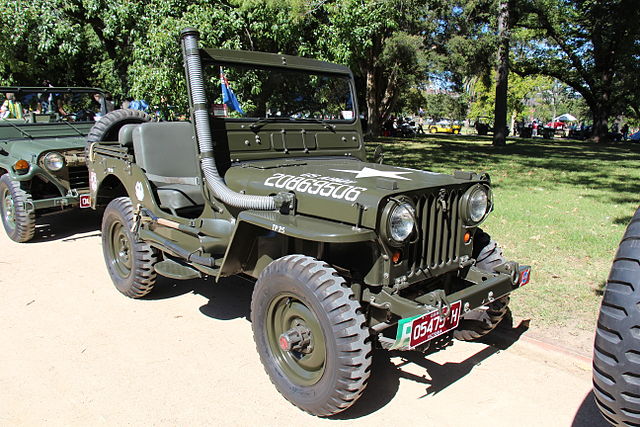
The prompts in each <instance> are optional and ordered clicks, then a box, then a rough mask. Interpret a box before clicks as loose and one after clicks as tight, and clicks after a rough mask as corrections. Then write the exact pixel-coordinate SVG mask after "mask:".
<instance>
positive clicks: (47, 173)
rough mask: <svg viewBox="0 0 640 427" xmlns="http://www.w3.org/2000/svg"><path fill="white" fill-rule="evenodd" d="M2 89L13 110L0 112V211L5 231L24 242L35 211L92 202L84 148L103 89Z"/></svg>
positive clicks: (32, 227)
mask: <svg viewBox="0 0 640 427" xmlns="http://www.w3.org/2000/svg"><path fill="white" fill-rule="evenodd" d="M0 93H1V94H2V98H4V96H6V95H8V96H7V100H6V101H5V102H6V103H9V101H11V103H12V106H13V110H14V111H13V112H12V114H11V115H9V114H8V113H9V112H8V111H7V112H6V113H7V114H4V115H2V116H5V115H6V116H7V117H0V175H1V176H0V214H1V216H2V225H3V226H4V229H5V231H6V232H7V234H8V235H9V237H10V238H11V239H12V240H14V241H16V242H26V241H29V240H31V239H32V238H33V236H34V232H35V221H36V217H37V216H39V215H43V214H46V213H49V212H56V211H59V210H61V209H65V208H71V207H78V206H79V207H81V208H90V207H91V203H90V201H89V173H88V171H87V167H86V163H85V153H84V148H85V144H86V138H87V134H88V133H89V130H90V129H91V127H92V126H93V125H94V124H95V119H96V116H97V115H99V114H100V109H101V105H100V100H103V99H104V94H103V93H102V91H101V90H100V89H93V88H68V87H64V88H61V87H0ZM105 113H106V112H105Z"/></svg>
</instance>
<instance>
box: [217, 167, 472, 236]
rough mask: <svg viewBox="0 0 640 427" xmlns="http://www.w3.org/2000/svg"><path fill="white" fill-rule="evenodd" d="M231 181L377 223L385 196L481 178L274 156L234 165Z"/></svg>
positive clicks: (327, 214) (339, 217)
mask: <svg viewBox="0 0 640 427" xmlns="http://www.w3.org/2000/svg"><path fill="white" fill-rule="evenodd" d="M225 182H226V184H227V185H228V186H229V187H230V188H232V189H233V190H235V191H244V192H246V194H255V195H270V194H277V193H281V192H292V193H295V195H296V200H297V212H298V213H300V214H303V215H309V216H315V217H319V218H326V219H331V220H335V221H340V222H344V223H349V224H356V223H357V220H358V215H359V209H360V208H359V207H358V205H360V206H362V207H364V208H365V209H366V210H365V211H364V214H363V217H362V225H364V226H366V227H369V228H375V224H376V220H377V218H376V216H377V212H378V210H379V209H378V208H379V207H380V206H379V205H380V203H381V202H382V201H383V199H385V198H387V197H389V196H394V195H397V194H403V193H410V192H416V191H420V190H424V189H429V188H434V187H436V188H444V187H458V186H463V187H468V186H470V185H471V184H473V183H475V182H478V180H473V179H463V178H458V177H454V176H452V175H446V174H441V173H434V172H427V171H420V170H415V169H408V168H400V167H395V166H389V165H380V164H376V163H366V162H362V161H360V160H355V159H341V158H340V159H336V158H324V159H308V158H305V159H299V160H298V159H273V160H265V161H254V162H247V163H243V164H240V165H236V166H233V167H231V168H230V169H229V170H228V171H227V173H226V174H225Z"/></svg>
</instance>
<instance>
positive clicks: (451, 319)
mask: <svg viewBox="0 0 640 427" xmlns="http://www.w3.org/2000/svg"><path fill="white" fill-rule="evenodd" d="M461 306H462V301H456V302H454V303H453V304H451V309H450V310H451V313H447V311H448V310H447V309H446V308H444V309H443V314H444V315H445V316H444V317H442V316H440V313H439V311H438V310H433V311H431V312H429V313H426V314H423V315H422V316H420V317H417V318H415V319H413V321H412V322H411V340H410V346H411V348H413V347H415V346H418V345H420V344H422V343H425V342H427V341H429V340H432V339H434V338H435V337H437V336H439V335H442V334H444V333H445V332H448V331H450V330H451V329H454V328H456V327H458V324H459V323H460V307H461Z"/></svg>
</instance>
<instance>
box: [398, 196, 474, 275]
mask: <svg viewBox="0 0 640 427" xmlns="http://www.w3.org/2000/svg"><path fill="white" fill-rule="evenodd" d="M461 195H462V193H461V191H459V190H441V192H440V193H435V194H425V195H422V196H419V197H418V198H417V199H416V200H415V203H416V220H417V223H418V224H417V226H418V233H419V234H418V236H419V237H418V240H417V242H415V243H414V244H413V245H412V248H411V249H412V250H411V252H412V258H411V259H410V262H409V267H410V270H411V273H417V272H419V271H420V270H424V269H430V268H437V267H440V266H443V265H445V264H447V263H450V262H452V261H457V259H458V258H459V256H460V245H461V233H462V224H461V219H460V214H459V212H458V202H459V200H460V197H461ZM442 201H444V206H443V203H442Z"/></svg>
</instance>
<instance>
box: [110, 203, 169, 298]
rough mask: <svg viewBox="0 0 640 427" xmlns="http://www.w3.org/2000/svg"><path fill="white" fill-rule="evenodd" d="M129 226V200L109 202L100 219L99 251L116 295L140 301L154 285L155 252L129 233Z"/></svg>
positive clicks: (130, 225)
mask: <svg viewBox="0 0 640 427" xmlns="http://www.w3.org/2000/svg"><path fill="white" fill-rule="evenodd" d="M133 224H134V217H133V206H132V204H131V199H129V198H128V197H118V198H117V199H113V200H112V201H111V202H110V203H109V204H108V205H107V208H106V209H105V211H104V215H103V217H102V251H103V253H104V260H105V262H106V264H107V270H108V271H109V275H110V276H111V279H112V280H113V283H114V285H115V286H116V288H117V289H118V291H120V292H121V293H123V294H124V295H126V296H128V297H130V298H140V297H143V296H145V295H146V294H148V293H149V292H151V290H152V289H153V286H154V285H155V283H156V278H157V275H156V271H155V270H154V265H155V263H156V262H157V261H158V251H157V250H156V249H155V248H153V247H151V245H149V244H148V243H145V242H143V241H141V240H140V239H139V238H138V235H137V233H134V232H132V231H131V229H132V227H133Z"/></svg>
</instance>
